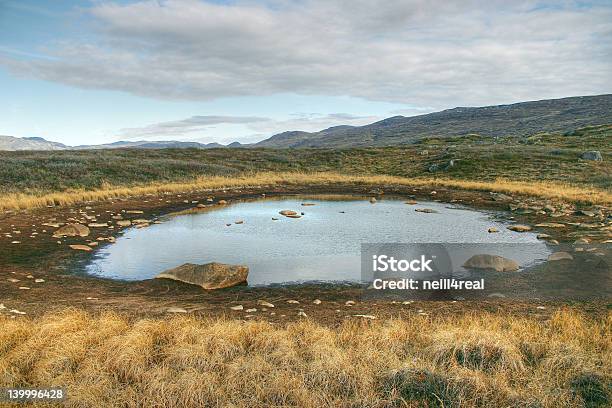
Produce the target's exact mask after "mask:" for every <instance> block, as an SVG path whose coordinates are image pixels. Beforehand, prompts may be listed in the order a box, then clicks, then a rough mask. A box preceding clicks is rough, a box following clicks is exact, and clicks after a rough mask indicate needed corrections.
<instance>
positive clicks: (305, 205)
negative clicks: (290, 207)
mask: <svg viewBox="0 0 612 408" xmlns="http://www.w3.org/2000/svg"><path fill="white" fill-rule="evenodd" d="M302 205H303V206H304V207H310V206H313V205H315V203H302Z"/></svg>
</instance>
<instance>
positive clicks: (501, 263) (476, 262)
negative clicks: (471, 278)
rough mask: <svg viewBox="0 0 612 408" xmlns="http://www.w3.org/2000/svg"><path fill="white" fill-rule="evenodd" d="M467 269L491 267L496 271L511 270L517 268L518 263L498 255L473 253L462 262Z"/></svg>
mask: <svg viewBox="0 0 612 408" xmlns="http://www.w3.org/2000/svg"><path fill="white" fill-rule="evenodd" d="M463 267H464V268H468V269H493V270H495V271H497V272H513V271H517V270H518V269H519V264H518V263H516V262H515V261H513V260H512V259H508V258H504V257H503V256H499V255H488V254H481V255H474V256H472V257H471V258H470V259H468V260H467V261H466V262H465V263H464V264H463Z"/></svg>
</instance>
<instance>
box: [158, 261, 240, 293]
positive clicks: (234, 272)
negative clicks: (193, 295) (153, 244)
mask: <svg viewBox="0 0 612 408" xmlns="http://www.w3.org/2000/svg"><path fill="white" fill-rule="evenodd" d="M248 275H249V268H248V267H247V266H244V265H228V264H222V263H218V262H211V263H207V264H203V265H197V264H192V263H186V264H183V265H181V266H177V267H176V268H172V269H168V270H166V271H164V272H162V273H160V274H159V275H157V276H156V277H155V278H157V279H173V280H177V281H181V282H185V283H190V284H192V285H198V286H201V287H203V288H204V289H221V288H229V287H231V286H236V285H240V284H243V283H246V280H247V276H248Z"/></svg>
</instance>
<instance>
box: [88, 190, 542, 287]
mask: <svg viewBox="0 0 612 408" xmlns="http://www.w3.org/2000/svg"><path fill="white" fill-rule="evenodd" d="M305 202H307V203H312V204H315V205H312V206H302V203H305ZM422 208H429V209H433V210H435V211H437V213H431V214H428V213H422V212H417V211H415V209H422ZM286 209H287V210H294V211H297V212H298V213H300V212H304V215H303V216H302V218H299V219H292V218H286V217H284V216H282V215H279V211H280V210H286ZM497 215H498V214H496V213H493V212H482V211H477V210H472V209H468V208H463V207H460V206H451V205H449V204H445V203H438V202H419V204H417V205H408V204H405V200H401V199H391V198H385V199H382V200H379V201H378V202H376V203H375V204H371V203H370V202H369V201H368V198H367V197H343V198H342V199H338V198H335V199H317V198H312V197H310V198H309V197H307V196H304V197H287V198H275V199H262V200H256V201H247V202H239V203H235V204H231V205H227V206H217V207H214V209H209V210H205V211H202V212H198V213H193V214H184V215H176V216H169V217H166V218H165V219H163V223H161V224H153V225H151V226H150V227H147V228H141V229H137V228H130V229H127V230H125V233H124V234H123V236H121V237H120V238H118V239H117V242H116V243H114V244H112V245H108V246H105V247H103V248H100V249H99V250H98V251H97V252H96V253H95V254H94V257H93V259H92V261H91V262H90V263H89V264H88V265H86V272H87V273H89V274H93V275H98V276H102V277H107V278H112V279H122V280H142V279H150V278H153V277H154V276H155V275H157V274H158V273H160V272H162V271H164V270H166V269H169V268H173V267H176V266H178V265H181V264H183V263H186V262H190V263H207V262H213V261H215V262H222V263H230V264H243V265H247V266H248V267H249V268H250V272H249V279H248V283H249V284H250V285H267V284H276V283H279V284H285V283H298V282H310V281H326V282H342V281H345V282H357V281H359V280H360V248H361V244H362V243H394V242H402V243H503V242H507V243H530V244H532V245H529V246H528V248H530V249H529V250H528V251H525V250H524V248H525V246H521V247H522V248H523V249H522V250H521V251H520V252H518V253H514V254H508V255H509V256H512V257H513V259H515V260H517V261H518V262H519V263H520V264H521V266H526V265H529V264H531V263H534V262H537V261H538V260H542V259H545V258H546V256H547V254H548V253H549V251H548V250H547V248H546V245H545V244H544V243H542V242H541V241H539V240H538V239H537V238H536V234H534V233H529V232H528V233H517V232H513V231H509V230H507V229H506V227H507V225H508V224H507V223H505V222H503V221H501V220H500V219H499V217H498V216H497ZM272 218H277V219H278V220H272ZM236 221H243V223H242V224H235V222H236ZM226 224H231V226H227V225H226ZM490 227H496V228H497V229H498V230H499V232H498V233H493V234H491V233H488V232H487V229H488V228H490ZM504 255H507V254H504Z"/></svg>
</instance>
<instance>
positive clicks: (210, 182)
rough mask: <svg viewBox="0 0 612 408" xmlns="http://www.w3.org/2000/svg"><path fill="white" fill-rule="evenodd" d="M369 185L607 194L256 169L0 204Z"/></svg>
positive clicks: (599, 200) (590, 193) (601, 197)
mask: <svg viewBox="0 0 612 408" xmlns="http://www.w3.org/2000/svg"><path fill="white" fill-rule="evenodd" d="M334 184H336V185H339V184H351V185H371V186H377V187H379V186H383V187H384V186H389V185H397V186H412V187H423V186H431V187H432V188H435V187H447V188H455V189H463V190H477V191H495V192H501V193H507V194H520V195H525V196H532V197H541V198H547V199H557V200H564V201H568V202H576V203H578V202H580V203H591V204H610V203H612V194H611V193H610V192H607V191H601V190H597V189H594V188H589V187H578V186H571V185H567V184H561V183H552V182H538V181H534V182H530V183H524V182H517V181H511V180H503V179H499V180H495V181H493V182H488V181H467V180H453V179H442V178H433V177H427V178H425V177H424V178H414V179H410V178H404V177H394V176H352V175H343V174H336V173H260V174H254V175H242V176H233V177H221V176H214V177H206V178H204V177H201V178H197V179H195V180H192V181H189V182H179V183H156V184H150V185H144V186H137V187H112V186H105V187H104V188H100V189H98V190H77V191H66V192H59V193H51V194H40V195H39V194H18V193H17V194H15V193H13V194H6V195H5V196H4V197H3V198H2V199H0V209H30V208H40V207H45V206H47V205H71V204H76V203H81V202H85V201H101V200H106V199H112V198H117V197H130V196H132V197H133V196H142V195H146V194H163V193H181V192H187V191H202V190H210V189H212V190H214V189H225V188H247V187H257V186H278V185H293V186H295V185H299V186H308V185H334Z"/></svg>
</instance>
